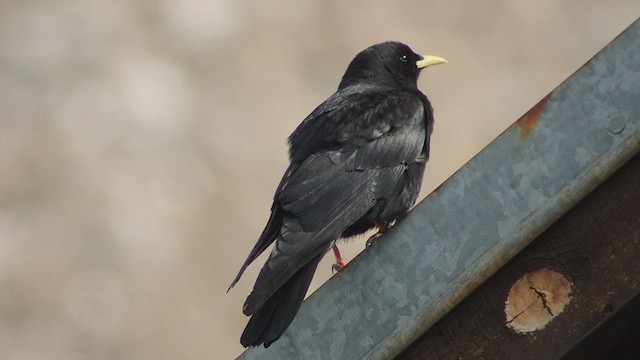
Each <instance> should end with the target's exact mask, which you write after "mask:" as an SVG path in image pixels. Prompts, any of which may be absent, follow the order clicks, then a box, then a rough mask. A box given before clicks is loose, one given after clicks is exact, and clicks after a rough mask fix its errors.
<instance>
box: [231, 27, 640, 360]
mask: <svg viewBox="0 0 640 360" xmlns="http://www.w3.org/2000/svg"><path fill="white" fill-rule="evenodd" d="M638 49H640V20H639V21H636V22H635V23H634V24H632V25H631V26H630V27H629V28H628V29H627V30H626V31H625V32H624V33H623V34H621V35H620V36H619V37H617V38H616V39H615V40H614V41H613V42H611V43H610V44H609V45H607V46H606V47H605V48H604V49H603V50H602V51H601V52H600V53H598V54H597V55H596V56H595V57H594V58H593V59H592V60H591V61H590V62H588V63H587V64H586V65H585V66H584V67H582V68H580V69H579V70H578V71H576V73H574V74H573V75H572V76H571V77H570V78H569V79H567V80H566V81H565V82H563V83H562V84H561V85H560V86H558V87H557V88H556V89H555V90H554V91H553V92H552V93H551V94H550V95H549V96H548V99H547V101H546V102H543V103H541V104H540V105H538V106H536V110H535V111H533V113H531V112H530V113H529V114H532V115H530V119H529V120H527V119H526V118H525V120H520V121H518V122H516V123H514V124H513V125H512V126H511V127H509V128H508V129H507V130H506V131H505V132H504V133H503V134H501V135H500V136H499V137H498V138H497V139H496V140H494V141H493V142H492V143H491V144H490V145H489V146H487V147H486V148H485V149H484V150H482V151H481V152H480V153H479V154H478V155H477V156H476V157H475V158H473V159H472V160H471V161H470V162H469V163H467V164H466V165H465V166H464V167H462V168H461V169H460V170H459V171H458V172H456V173H455V174H454V175H453V176H452V177H451V178H449V179H448V180H447V181H446V182H445V183H444V184H443V185H442V187H441V188H440V190H439V191H438V192H434V193H432V194H431V195H429V196H428V197H427V198H426V199H425V200H424V201H423V202H421V203H420V204H419V205H418V206H417V207H416V208H415V209H414V210H413V211H412V212H411V213H410V214H409V215H408V216H407V217H406V218H405V219H404V220H403V221H402V222H401V223H400V224H398V226H396V227H394V228H393V230H391V231H390V232H389V233H388V234H387V235H386V236H385V237H384V238H383V239H381V240H380V241H377V242H376V244H375V245H374V246H372V247H371V248H369V249H368V250H367V251H364V252H363V253H362V254H360V255H359V256H358V257H357V258H356V259H354V260H353V261H352V262H351V263H350V264H349V266H348V267H347V268H346V269H345V270H343V271H342V272H340V273H339V274H337V275H336V276H334V277H333V278H332V279H331V280H330V281H328V282H327V283H326V284H324V285H323V286H322V287H321V288H320V289H319V290H318V291H316V293H315V294H313V295H312V296H311V297H310V298H309V299H308V300H307V301H306V302H305V303H304V305H303V307H302V308H301V310H300V312H299V313H298V315H297V317H296V319H295V320H294V322H293V324H292V325H291V327H290V328H289V329H288V330H287V331H286V332H285V334H284V335H283V337H282V338H281V339H280V340H279V341H277V342H276V343H274V344H273V345H272V346H271V347H270V348H268V349H264V348H261V347H260V348H254V349H249V350H248V351H246V352H245V353H244V354H242V355H241V358H242V359H388V358H391V357H393V356H394V355H396V354H397V353H399V352H400V351H401V350H402V349H403V348H405V347H406V346H407V345H408V344H409V343H411V342H412V341H413V340H414V339H415V338H417V337H418V336H419V335H420V334H421V333H422V332H424V331H425V330H426V329H427V328H429V327H430V326H431V325H432V324H434V323H435V322H436V321H437V320H438V319H440V318H441V317H442V316H443V315H444V314H446V313H447V312H448V311H449V310H450V309H451V308H452V307H454V306H455V305H456V304H457V303H458V302H460V301H461V300H462V299H463V298H464V297H465V296H466V295H468V294H469V293H470V292H471V291H473V289H475V288H476V287H477V286H478V285H479V284H481V283H482V282H483V281H484V280H486V279H487V278H488V277H489V276H490V275H491V274H493V273H494V272H495V271H496V270H498V269H499V268H500V267H502V266H503V265H504V264H505V263H506V262H507V261H508V260H509V259H510V258H512V257H513V256H514V255H515V254H517V253H518V252H519V251H521V250H522V249H523V248H524V247H525V246H526V245H527V244H529V243H530V242H531V241H532V240H533V239H534V238H535V237H536V236H537V235H539V234H540V233H541V232H542V231H543V230H545V229H546V228H547V227H548V226H549V225H550V224H552V223H553V222H554V221H555V220H557V219H558V218H559V217H560V216H561V215H563V214H564V213H565V212H566V211H567V210H568V209H570V208H571V207H572V206H573V205H575V204H576V203H577V202H578V201H579V200H580V199H581V198H583V197H584V196H585V195H586V194H588V193H589V192H590V191H591V190H592V189H594V188H595V187H597V186H598V185H599V184H601V183H602V181H604V180H605V179H606V178H607V177H608V176H610V175H611V174H612V173H613V172H615V171H616V169H618V168H619V167H620V166H622V165H623V164H624V163H625V162H626V161H627V160H628V159H630V158H631V157H632V156H633V155H635V154H636V153H638V152H639V151H640V51H638ZM522 122H524V125H523V124H522ZM522 127H524V128H525V132H526V134H524V135H525V138H526V141H522V136H523V135H522V133H523V130H521V128H522Z"/></svg>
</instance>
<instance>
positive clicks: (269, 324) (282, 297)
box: [240, 253, 324, 347]
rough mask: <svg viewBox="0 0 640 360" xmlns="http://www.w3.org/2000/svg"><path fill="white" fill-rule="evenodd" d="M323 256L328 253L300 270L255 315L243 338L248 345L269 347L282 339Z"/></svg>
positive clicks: (242, 341)
mask: <svg viewBox="0 0 640 360" xmlns="http://www.w3.org/2000/svg"><path fill="white" fill-rule="evenodd" d="M322 255H324V253H322V254H320V255H318V256H317V257H315V258H313V260H311V261H310V262H309V263H308V264H307V265H305V266H303V267H302V268H301V269H300V270H298V272H297V273H296V274H295V275H294V276H293V277H291V278H290V279H289V280H288V281H287V282H286V283H285V284H284V285H283V286H282V287H280V289H278V290H277V291H276V292H275V293H274V294H273V295H271V297H270V298H269V300H267V301H266V302H265V303H264V304H263V305H262V306H261V307H260V309H258V311H256V312H255V313H254V314H253V315H252V317H251V319H250V320H249V323H248V324H247V327H246V328H245V329H244V332H243V333H242V336H241V337H240V343H241V344H242V345H243V346H244V347H248V346H259V345H260V344H264V347H269V345H271V343H273V342H274V341H276V340H278V339H279V338H280V336H281V335H282V334H283V333H284V331H285V330H286V329H287V328H288V327H289V325H290V324H291V322H293V318H294V317H295V315H296V313H297V312H298V310H299V309H300V306H301V305H302V300H304V296H305V294H306V293H307V290H308V289H309V285H310V284H311V279H312V278H313V273H315V271H316V268H317V267H318V263H319V262H320V259H322Z"/></svg>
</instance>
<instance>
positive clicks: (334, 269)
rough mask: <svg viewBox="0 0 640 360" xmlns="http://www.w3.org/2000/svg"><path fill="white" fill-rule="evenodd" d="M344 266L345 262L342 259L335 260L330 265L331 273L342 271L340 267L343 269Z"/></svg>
mask: <svg viewBox="0 0 640 360" xmlns="http://www.w3.org/2000/svg"><path fill="white" fill-rule="evenodd" d="M345 266H347V264H345V263H344V261H342V260H340V261H336V263H335V264H333V265H331V273H333V274H335V273H337V272H340V271H342V269H344V267H345Z"/></svg>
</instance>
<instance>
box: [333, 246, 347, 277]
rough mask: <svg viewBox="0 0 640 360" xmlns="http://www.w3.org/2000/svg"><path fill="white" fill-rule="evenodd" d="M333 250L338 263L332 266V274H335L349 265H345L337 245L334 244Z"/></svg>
mask: <svg viewBox="0 0 640 360" xmlns="http://www.w3.org/2000/svg"><path fill="white" fill-rule="evenodd" d="M332 249H333V255H334V256H335V257H336V263H335V264H333V265H332V266H331V272H332V273H334V274H335V273H337V272H339V271H340V270H342V269H343V268H344V267H345V266H347V264H345V263H344V261H343V260H342V256H341V255H340V250H338V247H337V246H336V244H333V247H332Z"/></svg>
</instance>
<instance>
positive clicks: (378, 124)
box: [229, 42, 446, 347]
mask: <svg viewBox="0 0 640 360" xmlns="http://www.w3.org/2000/svg"><path fill="white" fill-rule="evenodd" d="M445 62H446V60H444V59H442V58H440V57H437V56H420V55H418V54H416V53H414V52H413V51H412V50H411V49H410V48H409V47H408V46H407V45H404V44H402V43H399V42H384V43H381V44H377V45H373V46H371V47H369V48H367V49H365V50H364V51H362V52H360V53H359V54H358V55H356V57H355V58H354V59H353V60H352V61H351V63H350V64H349V67H348V68H347V71H346V72H345V74H344V76H343V77H342V81H341V82H340V85H339V86H338V91H337V92H336V93H335V94H333V95H331V97H329V98H328V99H327V100H326V101H325V102H323V103H322V104H321V105H320V106H318V107H317V108H316V109H315V110H314V111H313V112H312V113H311V114H310V115H309V116H307V118H306V119H305V120H304V121H303V122H302V124H300V125H299V126H298V128H297V129H296V130H295V131H294V132H293V134H291V136H290V137H289V144H290V152H289V153H290V159H291V164H290V165H289V168H288V169H287V170H286V172H285V174H284V176H283V178H282V180H281V181H280V185H279V186H278V189H277V190H276V193H275V197H274V201H273V205H272V206H271V217H270V218H269V221H268V222H267V226H266V227H265V229H264V231H263V232H262V235H260V238H259V239H258V242H257V243H256V244H255V246H254V247H253V249H252V250H251V252H250V253H249V256H248V257H247V260H246V261H245V262H244V264H242V268H241V269H240V272H239V273H238V275H237V276H236V278H235V279H234V280H233V282H232V284H231V286H230V287H229V289H231V287H233V285H235V284H236V282H237V281H238V280H239V279H240V276H241V275H242V273H243V272H244V270H245V269H246V268H247V266H248V265H249V264H250V263H251V262H252V261H253V260H255V259H256V258H257V257H258V255H260V254H261V253H262V252H263V251H264V250H265V249H266V248H267V247H269V245H271V244H272V243H273V242H274V241H275V243H276V244H275V246H274V247H273V249H272V251H271V255H270V256H269V258H268V260H267V262H266V263H265V265H264V266H263V267H262V270H261V271H260V274H259V275H258V279H257V281H256V283H255V285H254V287H253V291H252V292H251V294H250V295H249V297H248V298H247V300H246V301H245V303H244V307H243V312H244V314H245V315H247V316H251V319H250V320H249V323H248V324H247V327H246V328H245V330H244V332H243V333H242V336H241V338H240V343H241V344H242V345H243V346H245V347H247V346H259V345H260V344H264V346H265V347H268V346H269V345H271V344H272V343H273V342H274V341H276V340H278V338H280V336H281V335H282V333H284V331H285V330H286V329H287V327H288V326H289V325H290V324H291V322H292V321H293V318H294V317H295V315H296V313H297V312H298V310H299V309H300V305H301V304H302V300H303V299H304V296H305V293H306V292H307V289H308V288H309V284H310V283H311V278H312V277H313V273H314V272H315V270H316V267H317V266H318V262H320V259H321V258H322V257H323V256H324V255H325V254H326V253H327V252H328V251H329V249H331V248H332V246H335V241H336V240H337V239H339V238H341V237H349V236H353V235H357V234H361V233H364V232H365V231H367V230H369V229H372V228H374V227H377V228H378V229H379V230H380V231H385V230H386V229H387V228H388V227H389V226H390V225H391V224H392V223H393V222H394V221H396V220H398V219H400V218H402V217H403V216H404V215H405V214H406V213H407V211H409V209H410V208H411V206H413V204H414V203H415V201H416V198H417V196H418V192H419V191H420V184H421V183H422V176H423V173H424V168H425V165H426V162H427V160H428V158H429V138H430V136H431V131H432V129H433V110H432V108H431V104H430V103H429V100H428V99H427V97H426V96H425V95H424V94H423V93H421V92H420V90H418V86H417V81H418V75H419V73H420V70H421V69H423V68H425V67H427V66H430V65H436V64H441V63H445ZM334 250H335V251H336V259H337V261H338V264H339V265H342V264H343V263H342V261H341V259H339V253H338V252H337V248H335V247H334Z"/></svg>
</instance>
